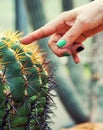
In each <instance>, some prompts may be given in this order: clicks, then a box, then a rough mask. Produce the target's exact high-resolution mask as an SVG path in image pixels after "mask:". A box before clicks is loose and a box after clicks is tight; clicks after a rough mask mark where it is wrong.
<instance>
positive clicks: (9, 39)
mask: <svg viewBox="0 0 103 130" xmlns="http://www.w3.org/2000/svg"><path fill="white" fill-rule="evenodd" d="M20 37H21V34H20V33H18V32H15V33H13V32H11V31H9V32H6V33H4V34H1V35H0V130H49V129H50V128H49V126H48V123H49V121H48V117H49V116H48V112H50V110H49V107H48V105H49V103H50V99H49V98H50V97H49V87H48V77H49V76H48V73H47V71H46V69H45V66H46V65H45V61H44V58H43V57H42V54H41V52H40V49H39V48H38V47H37V45H36V46H33V47H32V48H31V47H28V46H23V45H22V44H20Z"/></svg>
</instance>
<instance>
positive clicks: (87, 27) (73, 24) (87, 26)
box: [21, 0, 103, 62]
mask: <svg viewBox="0 0 103 130" xmlns="http://www.w3.org/2000/svg"><path fill="white" fill-rule="evenodd" d="M102 30H103V0H100V1H98V0H97V1H93V2H90V3H88V4H86V5H83V6H81V7H78V8H75V9H73V10H71V11H67V12H64V13H62V14H60V15H59V16H58V17H57V18H56V19H54V20H53V21H51V22H49V23H47V24H46V25H44V26H43V27H41V28H40V29H38V30H37V31H35V32H32V33H31V34H29V35H27V36H26V37H24V38H23V39H22V40H21V42H22V43H23V44H29V43H31V42H33V41H35V40H38V39H40V38H43V37H47V36H50V35H52V34H53V36H52V37H51V39H50V41H49V46H50V48H51V50H52V51H53V52H54V53H55V54H56V55H58V56H61V55H62V54H63V52H64V51H65V52H66V51H67V52H68V48H69V49H71V47H73V46H72V44H74V42H77V43H82V42H83V41H84V40H86V39H87V38H88V37H90V36H93V35H94V34H96V33H97V32H100V31H102ZM55 37H56V38H57V39H58V40H55ZM61 39H63V40H65V43H66V45H64V46H63V47H62V48H58V47H57V45H56V43H55V44H54V41H56V42H57V41H58V42H57V44H58V43H60V42H61ZM58 49H59V52H58ZM72 50H74V49H72ZM69 52H70V53H71V54H73V51H71V50H69ZM75 52H76V51H75ZM75 55H76V56H74V57H76V58H74V59H76V62H79V57H78V54H77V53H75Z"/></svg>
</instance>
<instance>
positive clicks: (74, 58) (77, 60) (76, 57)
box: [72, 54, 80, 64]
mask: <svg viewBox="0 0 103 130" xmlns="http://www.w3.org/2000/svg"><path fill="white" fill-rule="evenodd" d="M72 57H73V60H74V62H75V63H76V64H78V63H79V62H80V55H79V54H75V55H72Z"/></svg>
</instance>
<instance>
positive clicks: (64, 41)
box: [57, 39, 66, 47]
mask: <svg viewBox="0 0 103 130" xmlns="http://www.w3.org/2000/svg"><path fill="white" fill-rule="evenodd" d="M65 44H66V40H64V39H61V40H59V41H58V42H57V46H58V47H63V46H64V45H65Z"/></svg>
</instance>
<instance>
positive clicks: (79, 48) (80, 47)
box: [76, 46, 84, 52]
mask: <svg viewBox="0 0 103 130" xmlns="http://www.w3.org/2000/svg"><path fill="white" fill-rule="evenodd" d="M82 50H84V47H82V46H79V47H78V48H77V49H76V51H77V52H80V51H82Z"/></svg>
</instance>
